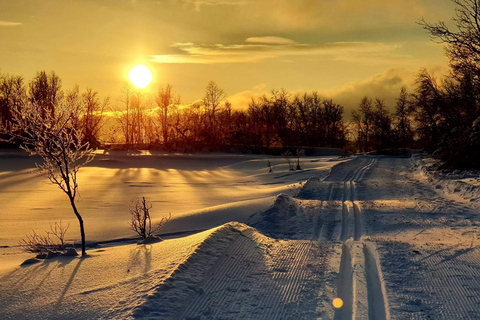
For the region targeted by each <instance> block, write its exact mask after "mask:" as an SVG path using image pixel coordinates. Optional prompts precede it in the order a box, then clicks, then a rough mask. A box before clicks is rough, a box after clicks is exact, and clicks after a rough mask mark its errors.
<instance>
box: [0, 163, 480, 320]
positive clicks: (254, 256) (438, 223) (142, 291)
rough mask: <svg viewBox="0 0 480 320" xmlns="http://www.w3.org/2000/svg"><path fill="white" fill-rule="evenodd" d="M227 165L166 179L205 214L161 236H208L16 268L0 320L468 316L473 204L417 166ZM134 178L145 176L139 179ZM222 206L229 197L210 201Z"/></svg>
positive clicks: (479, 253)
mask: <svg viewBox="0 0 480 320" xmlns="http://www.w3.org/2000/svg"><path fill="white" fill-rule="evenodd" d="M148 159H149V160H148V161H151V160H152V159H151V158H148ZM162 159H163V158H162ZM157 160H158V159H157ZM177 160H178V159H177ZM230 160H231V161H233V162H234V163H231V164H226V165H225V166H223V167H222V168H221V169H216V172H209V171H208V170H207V171H206V172H201V170H200V171H198V172H188V170H187V172H181V170H178V169H175V170H177V171H170V172H169V173H170V174H173V175H174V176H176V178H175V179H173V178H172V179H173V180H172V182H175V180H176V179H177V178H178V177H179V175H182V176H189V178H188V179H187V180H186V181H185V182H182V183H184V184H185V185H187V184H188V183H193V186H195V187H192V188H193V189H192V191H188V189H187V191H185V197H186V195H188V194H190V193H189V192H194V193H197V196H199V197H201V198H202V197H204V196H205V197H206V198H205V199H210V200H208V201H212V202H211V203H212V205H211V206H209V207H208V208H203V209H195V210H191V211H188V210H187V211H185V212H184V213H182V214H179V215H178V216H177V217H176V219H175V220H173V221H172V225H171V226H170V228H171V229H170V230H169V232H179V231H180V232H183V231H192V230H201V229H208V230H206V231H203V232H199V233H195V234H193V235H190V236H185V235H184V234H178V235H175V236H171V238H168V237H166V240H164V241H162V242H159V243H155V244H152V245H141V246H136V245H119V243H117V244H115V243H113V244H114V245H112V246H107V245H105V244H103V245H102V244H100V245H99V246H98V249H96V250H91V254H90V256H89V257H88V258H84V259H80V258H74V259H70V260H62V259H59V260H52V261H46V262H43V263H39V264H36V265H32V266H28V267H20V268H16V269H15V270H13V271H11V272H10V273H8V274H6V275H5V276H2V278H1V279H0V301H1V302H2V304H0V314H6V315H7V316H8V317H10V318H12V319H23V318H25V317H27V318H28V317H32V316H41V317H42V318H51V319H55V318H59V319H60V318H66V317H68V318H73V319H75V318H78V319H80V318H93V319H97V318H109V319H110V318H114V319H115V318H118V319H128V318H135V319H322V320H325V319H337V320H341V319H349V320H351V319H369V320H378V319H380V320H384V319H452V320H453V319H455V320H456V319H477V318H478V314H479V313H480V298H478V297H480V295H479V294H478V293H479V292H480V281H479V280H478V279H479V276H480V249H478V248H479V244H480V241H479V237H478V231H479V230H480V219H479V217H478V210H477V209H476V207H475V201H463V200H461V199H460V200H458V199H456V198H452V197H447V196H445V194H444V192H443V191H442V190H441V189H438V188H437V186H438V184H435V183H432V181H433V180H429V178H428V177H426V176H425V175H423V174H419V171H418V165H417V162H415V161H416V160H413V161H412V160H410V159H406V158H398V157H382V156H357V157H351V158H349V159H341V160H340V159H338V160H337V161H323V162H322V161H320V162H319V161H317V159H313V160H311V161H310V162H308V161H307V162H305V170H304V171H298V172H297V171H294V172H290V171H288V170H287V169H286V168H283V167H282V166H283V165H282V164H281V162H280V161H278V162H276V163H275V165H276V169H275V170H276V172H275V171H274V174H267V173H265V172H268V169H267V168H266V166H265V163H264V162H265V160H264V159H243V160H242V161H237V162H235V161H236V160H235V161H234V160H232V159H229V161H230ZM119 161H120V160H119ZM122 161H128V160H125V159H124V160H122ZM222 161H223V160H222ZM225 161H226V160H225ZM109 165H115V166H118V163H109ZM151 166H153V163H152V164H151ZM185 167H187V165H186V164H185ZM155 170H156V169H155ZM182 170H183V169H182ZM127 171H128V169H127ZM154 172H155V171H149V172H143V173H142V170H140V171H139V172H130V173H128V175H129V177H128V182H129V183H128V184H123V185H124V186H125V185H126V186H127V187H125V188H126V189H127V190H130V189H132V190H136V189H139V188H140V189H141V188H143V189H149V190H150V189H152V188H157V187H151V186H150V187H145V186H144V185H150V184H148V183H147V182H152V184H153V185H156V184H158V181H150V180H149V177H150V176H151V175H152V174H153V173H154ZM1 174H2V173H1V172H0V183H1V181H2V176H1ZM139 174H140V175H142V174H145V176H142V178H141V179H137V177H138V175H139ZM120 176H122V174H121V175H120ZM17 178H18V176H17ZM114 180H115V179H114ZM7 181H10V182H9V183H7V185H9V184H10V183H13V182H14V181H15V179H14V178H13V177H12V180H7ZM130 182H131V183H130ZM171 185H172V186H173V185H174V184H171ZM214 185H215V186H214ZM220 188H224V189H227V190H223V191H221V190H220ZM252 188H253V189H252ZM7 189H8V188H7ZM158 190H160V189H158ZM179 190H180V189H179ZM1 191H2V189H1V187H0V192H1ZM114 192H120V193H123V192H125V191H124V190H122V188H120V189H118V190H117V191H114ZM475 192H476V191H475V190H474V189H472V190H471V194H470V196H468V195H467V193H464V195H465V196H466V198H468V197H470V198H471V199H473V198H474V197H475ZM173 194H175V192H174V193H172V195H171V196H172V198H168V199H173ZM192 194H193V193H192ZM204 194H209V195H204ZM176 196H178V193H177V194H176ZM215 197H218V198H217V200H213V199H214V198H215ZM222 197H223V199H226V198H228V199H231V201H230V202H228V203H219V202H220V199H222ZM169 201H173V200H169ZM215 201H217V202H215ZM229 219H230V220H229ZM232 220H240V221H242V222H245V223H246V224H244V223H239V222H229V221H232ZM218 225H221V226H220V227H215V228H212V227H214V226H218ZM92 274H94V275H95V276H94V277H92ZM19 279H25V280H26V281H19ZM336 297H340V298H342V300H343V303H344V305H343V307H342V308H340V309H335V308H334V307H333V306H332V301H333V299H334V298H336ZM3 302H5V303H3ZM26 304H28V305H29V307H28V308H25V305H26ZM30 306H32V307H30ZM87 306H88V307H87Z"/></svg>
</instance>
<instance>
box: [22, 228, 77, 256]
mask: <svg viewBox="0 0 480 320" xmlns="http://www.w3.org/2000/svg"><path fill="white" fill-rule="evenodd" d="M69 227H70V224H68V225H67V226H66V227H64V226H62V222H61V221H60V222H55V225H52V224H50V231H45V235H41V234H38V233H36V232H35V231H33V234H31V235H26V237H25V238H23V239H21V240H20V242H19V245H20V246H21V247H23V248H24V249H25V250H26V251H28V252H32V253H36V254H38V255H45V256H52V254H57V253H58V254H65V253H66V252H67V251H68V250H70V249H73V245H68V244H67V243H66V241H65V234H66V233H67V231H68V228H69ZM52 238H54V239H55V238H56V240H53V239H52ZM70 251H71V250H70Z"/></svg>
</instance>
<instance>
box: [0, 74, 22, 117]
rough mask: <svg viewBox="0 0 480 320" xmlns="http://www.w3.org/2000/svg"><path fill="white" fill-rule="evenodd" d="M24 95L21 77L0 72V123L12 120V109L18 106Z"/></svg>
mask: <svg viewBox="0 0 480 320" xmlns="http://www.w3.org/2000/svg"><path fill="white" fill-rule="evenodd" d="M25 95H26V90H25V86H24V84H23V77H21V76H13V75H8V74H0V123H3V124H6V123H8V122H11V121H12V110H14V109H18V108H20V106H21V104H22V101H24V100H25Z"/></svg>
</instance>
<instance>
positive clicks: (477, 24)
mask: <svg viewBox="0 0 480 320" xmlns="http://www.w3.org/2000/svg"><path fill="white" fill-rule="evenodd" d="M451 1H452V2H453V3H454V4H455V5H456V8H455V16H454V17H453V18H452V21H453V24H454V26H455V29H456V30H454V29H453V28H449V27H448V26H447V24H446V23H445V22H444V21H439V22H438V23H434V24H432V23H428V22H426V21H425V20H423V19H422V20H421V21H420V22H419V24H420V25H421V26H423V28H424V29H425V30H427V31H428V32H429V33H430V35H431V36H432V38H433V40H435V41H437V42H438V43H444V44H446V53H447V56H448V58H449V59H450V65H451V67H452V69H453V71H455V74H454V77H456V78H457V79H458V78H461V77H467V78H470V77H472V76H473V77H475V78H476V81H477V84H478V82H479V81H480V79H479V77H480V3H479V1H478V0H451Z"/></svg>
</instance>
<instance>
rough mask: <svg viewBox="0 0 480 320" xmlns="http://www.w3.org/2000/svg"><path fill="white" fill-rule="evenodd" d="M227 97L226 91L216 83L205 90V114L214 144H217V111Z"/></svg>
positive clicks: (212, 83) (211, 82)
mask: <svg viewBox="0 0 480 320" xmlns="http://www.w3.org/2000/svg"><path fill="white" fill-rule="evenodd" d="M225 97H226V94H225V91H223V89H220V87H219V86H218V85H217V84H216V83H215V82H214V81H210V82H209V83H208V85H207V88H206V89H205V96H204V97H203V104H204V106H205V114H206V116H207V121H208V126H209V130H210V131H211V135H212V142H213V144H216V143H217V131H218V129H217V111H218V109H219V108H220V105H221V103H222V102H223V100H225Z"/></svg>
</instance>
